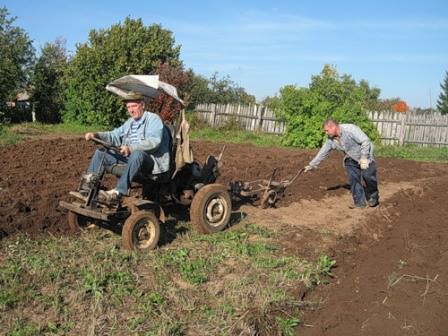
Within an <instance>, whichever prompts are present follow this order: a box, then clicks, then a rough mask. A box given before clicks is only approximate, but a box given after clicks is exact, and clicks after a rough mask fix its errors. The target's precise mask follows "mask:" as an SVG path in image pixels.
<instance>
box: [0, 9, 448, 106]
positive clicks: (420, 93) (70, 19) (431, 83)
mask: <svg viewBox="0 0 448 336" xmlns="http://www.w3.org/2000/svg"><path fill="white" fill-rule="evenodd" d="M0 6H6V7H7V9H8V10H9V12H10V15H11V16H16V17H17V20H16V21H15V25H17V26H20V27H21V28H23V29H24V30H25V31H26V32H27V33H28V35H29V37H30V38H31V39H32V40H33V41H34V45H35V47H36V50H38V51H39V50H40V47H41V46H43V45H44V43H45V42H53V41H55V39H56V38H58V37H62V38H64V39H65V40H66V41H67V49H68V50H69V51H71V52H75V51H76V47H75V46H76V44H77V43H84V42H87V40H88V33H89V31H90V30H91V29H102V28H108V27H110V26H111V25H112V24H115V23H118V22H122V21H123V20H124V19H125V18H126V16H130V17H131V18H134V19H136V18H142V20H143V22H144V24H145V25H151V24H153V23H160V24H161V25H162V26H163V28H165V29H168V30H170V31H172V32H173V34H174V37H175V40H176V43H177V44H179V45H181V59H182V60H183V62H184V64H185V66H186V67H187V68H191V69H193V71H194V72H195V73H197V74H201V75H204V76H206V77H210V76H211V75H212V74H213V73H214V72H218V74H219V75H220V76H221V77H223V76H225V75H229V76H230V78H231V79H232V80H233V81H234V82H236V83H237V84H238V85H240V86H242V87H244V88H245V90H246V91H247V92H248V93H250V94H253V95H255V96H256V97H257V100H261V99H263V98H264V97H266V96H273V95H275V94H276V93H278V91H279V89H280V88H281V87H282V86H284V85H288V84H295V85H298V86H307V85H308V84H309V82H310V79H311V76H312V75H315V74H318V73H320V71H321V70H322V67H323V66H324V64H332V65H334V66H336V68H337V70H338V71H339V73H340V74H350V75H351V76H352V77H353V78H354V79H355V80H357V81H359V80H361V79H366V80H367V81H368V82H369V83H370V85H371V86H375V87H378V88H380V89H381V98H393V97H400V98H402V99H404V100H405V101H407V102H408V104H409V105H410V106H415V107H430V106H432V107H434V106H435V105H436V101H437V98H438V96H439V94H440V83H442V82H443V79H444V78H445V74H446V71H448V1H446V0H440V1H438V0H434V1H433V0H426V1H413V0H408V1H402V0H398V1H383V0H377V1H360V0H357V1H343V0H340V1H330V0H328V1H323V0H314V1H300V0H294V1H292V0H291V1H289V0H288V1H286V0H285V1H283V0H277V1H244V0H240V1H236V0H235V1H234V0H228V1H226V0H221V1H206V0H204V1H194V0H192V1H185V0H184V1H178V0H171V1H157V2H156V1H149V0H147V1H136V0H135V1H134V0H127V1H114V0H109V1H94V0H90V1H87V0H77V1H63V0H60V1H56V0H52V1H45V0H41V1H30V0H6V1H5V0H0Z"/></svg>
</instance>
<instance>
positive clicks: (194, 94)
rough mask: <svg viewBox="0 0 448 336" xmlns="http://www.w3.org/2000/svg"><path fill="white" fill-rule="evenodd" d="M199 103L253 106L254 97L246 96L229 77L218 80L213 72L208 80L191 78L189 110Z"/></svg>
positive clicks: (199, 77)
mask: <svg viewBox="0 0 448 336" xmlns="http://www.w3.org/2000/svg"><path fill="white" fill-rule="evenodd" d="M201 103H212V104H245V105H249V104H255V96H253V95H250V94H248V93H247V92H246V91H245V90H244V88H242V87H241V86H239V85H238V84H236V83H235V82H234V81H232V80H231V79H230V77H229V76H224V77H222V78H220V77H219V74H218V73H217V72H215V73H214V74H213V75H212V76H211V77H210V78H209V79H207V78H205V77H203V76H201V75H195V76H194V77H193V85H192V89H191V98H190V101H189V108H191V109H193V108H194V107H195V106H196V105H197V104H201Z"/></svg>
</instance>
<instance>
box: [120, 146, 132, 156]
mask: <svg viewBox="0 0 448 336" xmlns="http://www.w3.org/2000/svg"><path fill="white" fill-rule="evenodd" d="M120 154H121V155H123V156H126V157H127V156H129V155H131V149H130V148H129V146H126V145H122V146H120Z"/></svg>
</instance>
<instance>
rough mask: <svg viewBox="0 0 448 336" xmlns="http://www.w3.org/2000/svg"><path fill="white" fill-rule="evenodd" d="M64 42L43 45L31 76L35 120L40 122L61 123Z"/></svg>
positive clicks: (65, 64)
mask: <svg viewBox="0 0 448 336" xmlns="http://www.w3.org/2000/svg"><path fill="white" fill-rule="evenodd" d="M67 60H68V57H67V51H66V49H65V41H64V40H62V39H57V40H56V41H55V42H53V43H45V45H44V46H43V48H42V50H41V55H40V57H39V58H38V59H37V61H36V65H35V67H34V72H33V76H32V81H31V83H32V88H33V89H32V100H33V102H34V103H35V112H36V119H37V120H38V121H41V122H50V123H57V122H60V121H61V117H62V109H63V92H64V86H63V82H62V78H63V75H64V72H65V70H66V68H67V64H68V63H67Z"/></svg>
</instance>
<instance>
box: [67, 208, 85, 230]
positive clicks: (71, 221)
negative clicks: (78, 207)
mask: <svg viewBox="0 0 448 336" xmlns="http://www.w3.org/2000/svg"><path fill="white" fill-rule="evenodd" d="M67 221H68V226H69V227H70V230H71V231H72V232H76V231H79V230H82V229H85V228H86V227H87V225H89V220H88V218H87V217H86V216H83V215H80V214H77V213H76V212H73V211H69V212H68V214H67Z"/></svg>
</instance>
